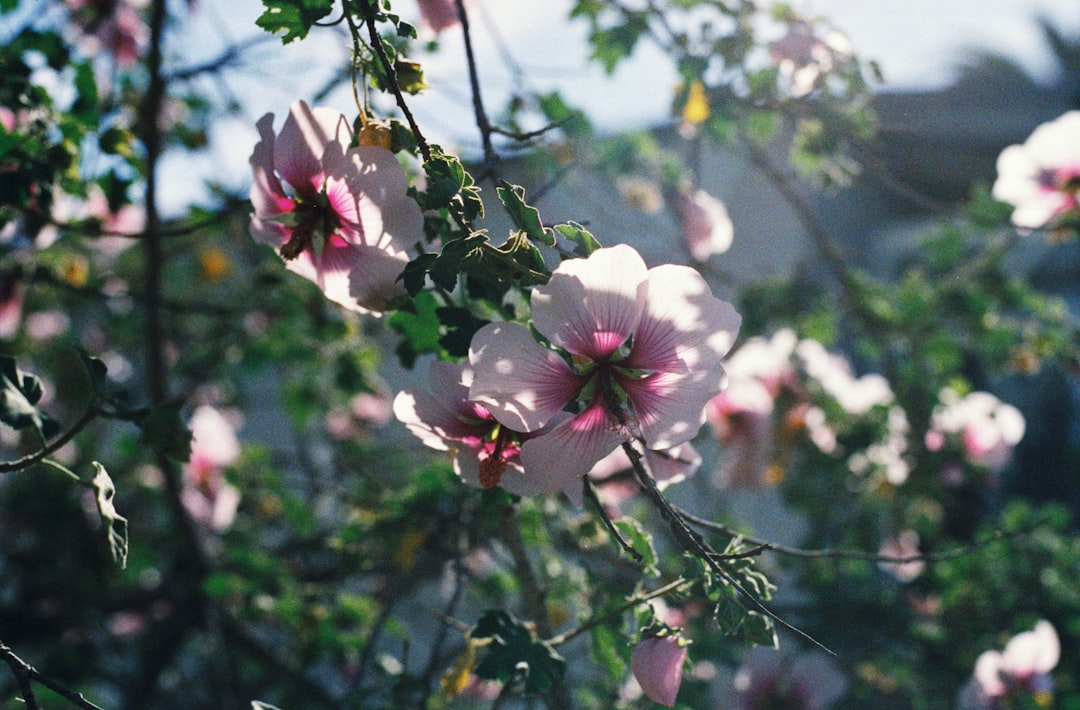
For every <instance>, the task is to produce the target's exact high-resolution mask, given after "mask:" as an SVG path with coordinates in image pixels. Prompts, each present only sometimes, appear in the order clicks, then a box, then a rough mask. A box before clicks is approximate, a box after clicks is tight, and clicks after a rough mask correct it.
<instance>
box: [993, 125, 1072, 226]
mask: <svg viewBox="0 0 1080 710" xmlns="http://www.w3.org/2000/svg"><path fill="white" fill-rule="evenodd" d="M997 173H998V177H997V180H996V181H995V182H994V187H993V195H994V198H995V199H997V200H1000V201H1002V202H1007V203H1009V204H1011V205H1013V207H1015V209H1014V210H1013V213H1012V222H1013V224H1015V225H1016V226H1017V227H1020V228H1022V229H1039V228H1041V227H1052V226H1054V224H1055V222H1057V221H1058V220H1061V219H1062V218H1071V219H1073V220H1077V219H1080V202H1078V200H1080V111H1069V112H1068V113H1066V114H1064V115H1062V116H1060V117H1059V118H1057V119H1055V120H1053V121H1050V122H1049V123H1044V124H1042V125H1041V126H1039V127H1038V128H1036V129H1035V130H1034V131H1033V132H1032V134H1031V135H1030V136H1029V137H1028V139H1027V140H1026V141H1025V142H1024V143H1023V144H1022V145H1011V146H1009V147H1008V148H1006V149H1005V150H1003V151H1001V155H999V156H998V160H997Z"/></svg>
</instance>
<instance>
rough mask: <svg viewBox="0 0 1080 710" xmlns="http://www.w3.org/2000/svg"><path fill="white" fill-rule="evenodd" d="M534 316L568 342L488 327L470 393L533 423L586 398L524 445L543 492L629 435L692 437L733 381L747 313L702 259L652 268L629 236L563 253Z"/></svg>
mask: <svg viewBox="0 0 1080 710" xmlns="http://www.w3.org/2000/svg"><path fill="white" fill-rule="evenodd" d="M532 317H533V322H534V324H535V326H536V329H537V331H539V333H540V334H541V335H543V336H544V337H546V338H547V339H548V341H549V342H550V343H551V344H552V345H553V346H555V348H557V349H558V351H556V350H555V349H550V348H547V347H545V346H543V345H541V344H540V343H538V342H537V341H536V340H535V339H534V338H533V336H532V334H531V333H530V331H529V329H528V328H526V327H525V326H523V325H521V324H519V323H491V324H488V325H486V326H484V327H483V328H481V329H480V330H479V331H478V332H477V333H476V335H475V336H474V337H473V341H472V345H471V347H470V348H469V360H470V362H471V364H472V367H473V370H474V372H475V376H474V378H473V383H472V386H471V387H470V388H469V397H470V399H472V400H473V401H475V402H478V403H480V404H482V405H483V406H484V407H485V408H486V409H487V410H488V411H489V412H490V413H491V415H492V416H494V417H495V418H496V419H497V420H498V421H499V422H501V423H502V424H504V425H506V426H508V427H510V428H511V429H514V430H517V431H523V432H537V430H538V429H540V428H541V427H543V426H545V425H547V424H549V423H550V422H551V421H552V419H553V418H554V417H555V416H556V415H557V414H559V413H560V412H561V411H562V410H563V409H564V408H565V407H567V405H569V404H571V403H579V404H580V408H578V409H577V413H576V414H575V415H574V416H573V417H572V418H570V419H569V420H567V421H566V422H563V423H561V424H557V425H555V426H554V427H553V428H552V430H551V431H550V432H548V433H545V434H542V435H539V436H536V438H533V439H529V440H528V441H526V442H525V443H524V444H523V445H522V448H521V461H522V463H523V464H524V465H525V470H526V471H527V472H529V476H530V478H531V479H532V480H533V481H535V482H536V483H537V485H538V486H540V487H541V489H542V490H544V491H545V492H552V491H556V490H559V489H561V488H564V487H566V486H567V485H568V484H570V483H571V482H573V481H574V480H575V479H577V478H578V477H580V476H583V475H585V474H586V473H587V472H588V471H589V469H591V468H592V467H593V465H594V464H595V463H596V462H597V461H599V460H600V459H601V458H603V457H604V456H606V455H607V454H609V453H610V452H611V451H612V450H613V449H615V448H616V447H617V446H618V445H619V444H621V443H623V442H624V441H628V440H629V439H631V438H640V439H642V440H643V441H644V442H645V444H646V446H648V447H649V448H651V449H669V448H671V447H674V446H676V445H678V444H681V443H683V442H685V441H689V440H690V439H691V438H693V437H694V435H695V434H696V433H697V431H698V429H700V428H701V425H702V424H703V423H704V421H705V403H706V402H708V401H709V400H710V399H711V398H712V397H713V396H715V395H716V394H717V393H718V392H719V391H720V390H721V389H722V388H723V384H724V369H723V367H722V365H721V359H722V358H723V356H724V354H725V353H727V351H728V349H729V348H730V347H731V344H732V342H733V341H734V339H735V335H736V333H737V331H738V328H739V323H740V320H741V319H740V317H739V315H738V314H737V313H736V312H735V309H734V308H733V307H732V306H731V304H729V303H727V302H724V301H721V300H719V299H717V298H715V297H714V296H713V295H712V293H711V292H710V291H709V287H708V285H707V284H706V283H705V281H704V279H702V278H701V276H700V275H699V274H698V273H697V272H696V271H694V270H693V269H690V268H688V267H685V266H673V265H665V266H659V267H656V268H654V269H647V268H646V266H645V262H644V261H643V260H642V259H641V257H640V256H639V255H638V253H637V252H636V251H634V250H633V249H632V248H630V247H628V246H625V245H620V246H616V247H612V248H609V249H599V250H597V251H596V252H594V253H593V254H592V255H591V256H589V257H588V258H587V259H570V260H567V261H564V262H563V263H562V264H561V265H560V266H559V267H558V268H557V269H555V272H554V273H553V274H552V276H551V279H550V281H548V283H547V284H546V285H544V286H538V287H537V288H535V289H533V293H532ZM571 363H572V364H571ZM575 406H576V405H575Z"/></svg>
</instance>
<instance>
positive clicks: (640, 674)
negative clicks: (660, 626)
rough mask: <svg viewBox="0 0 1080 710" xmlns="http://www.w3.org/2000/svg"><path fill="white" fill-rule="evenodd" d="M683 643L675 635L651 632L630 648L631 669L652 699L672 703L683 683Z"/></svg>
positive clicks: (684, 655)
mask: <svg viewBox="0 0 1080 710" xmlns="http://www.w3.org/2000/svg"><path fill="white" fill-rule="evenodd" d="M685 662H686V643H685V641H683V640H682V639H680V638H679V637H678V636H677V635H673V634H667V635H664V636H650V637H648V638H646V639H642V640H641V641H640V642H639V643H638V645H636V646H634V650H633V651H631V652H630V670H631V671H632V672H633V674H634V678H636V679H637V682H638V684H639V685H640V686H641V691H642V692H643V693H645V695H646V696H648V697H649V698H650V699H651V700H653V701H655V702H657V703H660V704H661V705H664V706H665V707H671V706H673V705H674V704H675V696H677V695H678V694H679V686H680V685H682V672H683V663H685Z"/></svg>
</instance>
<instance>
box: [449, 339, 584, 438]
mask: <svg viewBox="0 0 1080 710" xmlns="http://www.w3.org/2000/svg"><path fill="white" fill-rule="evenodd" d="M469 362H470V363H471V364H472V368H473V383H472V386H471V387H470V388H469V398H470V399H471V400H473V401H475V402H479V403H480V404H483V405H484V406H485V407H486V408H487V409H488V411H490V412H491V414H492V416H494V417H495V418H496V419H498V420H499V421H500V422H502V423H503V424H505V425H506V426H508V427H510V428H511V429H513V430H515V431H522V432H530V431H535V430H536V429H539V428H540V427H541V426H543V425H544V424H545V423H546V422H547V421H548V420H549V419H551V418H552V417H553V416H554V415H555V414H556V413H558V412H559V411H560V410H562V408H563V407H565V406H566V403H567V402H569V401H570V400H571V399H573V398H574V397H575V396H576V395H577V393H578V392H580V391H581V388H582V387H584V386H585V382H586V378H584V377H580V376H578V375H575V374H574V373H573V371H572V370H571V369H570V366H569V365H567V364H566V363H565V362H564V361H563V360H562V358H560V357H559V356H558V355H556V354H555V353H554V352H552V351H551V350H548V349H547V348H545V347H544V346H542V345H540V343H538V342H536V340H534V339H533V337H532V335H531V334H530V333H529V331H528V329H527V328H525V326H523V325H521V324H519V323H489V324H488V325H485V326H484V327H483V328H481V329H480V330H479V331H477V332H476V335H474V336H473V340H472V344H471V345H470V346H469Z"/></svg>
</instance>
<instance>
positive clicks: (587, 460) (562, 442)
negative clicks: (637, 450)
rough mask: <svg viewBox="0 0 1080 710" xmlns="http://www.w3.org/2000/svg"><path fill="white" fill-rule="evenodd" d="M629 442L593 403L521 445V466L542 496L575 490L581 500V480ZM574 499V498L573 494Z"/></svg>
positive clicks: (602, 409)
mask: <svg viewBox="0 0 1080 710" xmlns="http://www.w3.org/2000/svg"><path fill="white" fill-rule="evenodd" d="M626 438H627V435H626V434H624V433H620V432H619V431H618V429H617V428H616V427H615V426H614V425H613V423H612V422H611V420H610V419H609V418H608V415H607V412H606V411H604V408H603V405H602V403H601V402H600V401H599V400H594V401H593V403H591V404H590V405H589V406H588V407H586V408H585V409H584V410H583V411H582V412H580V413H579V414H578V415H577V416H575V417H573V418H572V419H569V420H567V421H565V422H564V423H562V424H559V425H558V426H556V427H554V428H553V429H552V430H551V431H550V432H549V433H547V434H544V435H542V436H538V437H536V438H535V439H529V440H528V441H526V442H525V443H524V444H522V445H521V463H522V465H524V466H525V475H526V476H528V477H529V480H531V481H533V482H534V483H535V484H536V486H537V488H539V489H540V490H541V491H542V492H544V493H555V492H557V491H559V490H563V489H566V490H570V489H571V488H573V487H574V486H576V487H577V488H578V489H579V490H578V492H577V496H576V499H580V488H581V478H582V477H583V476H585V475H586V474H587V473H588V472H589V470H590V469H591V468H592V467H593V466H595V465H596V462H597V461H599V460H600V459H602V458H604V457H605V456H607V455H608V454H610V453H611V452H612V451H614V450H615V448H616V447H618V446H619V444H621V443H622V442H623V441H625V440H626ZM571 498H572V499H575V496H574V495H573V494H571Z"/></svg>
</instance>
